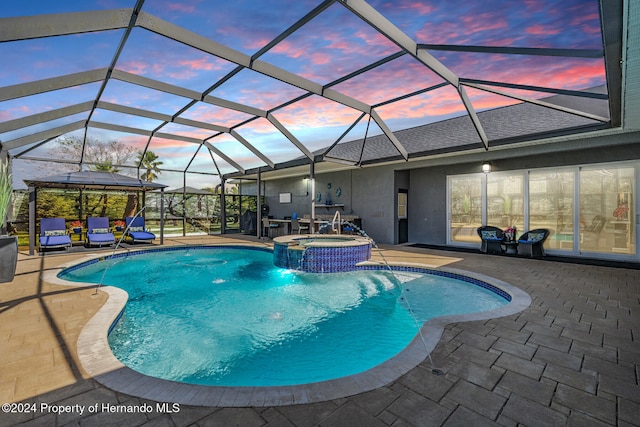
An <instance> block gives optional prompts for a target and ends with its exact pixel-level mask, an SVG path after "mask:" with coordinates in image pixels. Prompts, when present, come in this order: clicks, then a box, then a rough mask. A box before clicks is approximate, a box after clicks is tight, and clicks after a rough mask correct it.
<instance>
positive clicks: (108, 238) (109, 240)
mask: <svg viewBox="0 0 640 427" xmlns="http://www.w3.org/2000/svg"><path fill="white" fill-rule="evenodd" d="M115 242H116V237H115V236H114V235H113V233H112V232H111V229H110V228H109V218H107V217H104V216H102V217H91V216H90V217H88V218H87V246H96V245H97V246H99V247H102V246H103V245H107V246H109V245H113V244H114V243H115Z"/></svg>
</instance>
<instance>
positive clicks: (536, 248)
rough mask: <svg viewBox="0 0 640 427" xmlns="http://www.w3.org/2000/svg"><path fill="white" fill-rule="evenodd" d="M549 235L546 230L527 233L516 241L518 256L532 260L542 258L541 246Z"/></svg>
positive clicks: (542, 249)
mask: <svg viewBox="0 0 640 427" xmlns="http://www.w3.org/2000/svg"><path fill="white" fill-rule="evenodd" d="M549 234H550V232H549V230H547V229H546V228H537V229H535V230H530V231H527V232H526V233H524V234H523V235H522V236H520V238H519V239H518V254H519V255H524V256H528V257H532V258H533V257H540V256H544V246H543V245H544V241H545V240H547V237H549Z"/></svg>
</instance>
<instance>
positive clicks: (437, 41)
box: [0, 0, 606, 186]
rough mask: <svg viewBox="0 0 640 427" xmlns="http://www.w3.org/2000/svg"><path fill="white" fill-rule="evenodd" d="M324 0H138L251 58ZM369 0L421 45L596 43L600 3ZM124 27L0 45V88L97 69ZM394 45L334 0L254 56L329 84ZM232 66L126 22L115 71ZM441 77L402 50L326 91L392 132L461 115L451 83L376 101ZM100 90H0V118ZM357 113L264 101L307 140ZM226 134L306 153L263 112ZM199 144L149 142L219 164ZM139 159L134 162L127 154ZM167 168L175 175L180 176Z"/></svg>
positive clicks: (164, 155) (252, 162)
mask: <svg viewBox="0 0 640 427" xmlns="http://www.w3.org/2000/svg"><path fill="white" fill-rule="evenodd" d="M320 3H321V2H319V1H309V0H297V1H292V0H264V1H260V2H255V1H253V0H234V1H212V0H175V1H169V0H146V1H145V2H144V5H143V7H142V11H143V12H144V13H146V14H149V15H152V16H154V17H156V18H159V19H161V20H163V21H167V22H168V23H170V24H173V25H176V26H180V27H182V28H184V29H186V30H188V31H190V32H192V33H195V34H197V35H199V36H202V37H206V38H209V39H211V40H214V41H216V42H217V43H220V44H223V45H226V46H228V47H229V48H231V49H233V50H235V51H237V52H240V53H242V54H244V55H248V56H251V55H254V54H256V53H257V52H258V51H259V50H260V49H262V48H263V47H264V46H265V45H267V44H268V43H269V42H271V41H272V40H273V39H274V38H275V37H277V36H278V35H280V34H281V33H282V32H283V31H285V30H286V29H287V28H289V27H290V26H291V25H293V24H294V23H296V22H297V21H298V20H299V19H300V18H302V17H303V16H305V15H306V14H307V13H309V12H310V11H311V10H313V9H314V8H315V7H317V6H318V5H319V4H320ZM368 3H369V4H370V5H371V6H373V7H374V8H375V9H377V10H378V11H379V12H380V13H381V14H382V15H383V16H384V17H385V18H386V19H388V20H389V21H390V22H391V23H392V24H394V25H395V26H396V27H398V28H399V29H400V30H401V31H402V32H403V33H404V34H405V35H407V36H408V37H409V38H411V39H412V40H414V41H415V42H417V43H419V44H431V45H461V46H494V47H500V46H506V47H516V48H556V49H590V50H601V49H602V36H601V32H600V16H599V11H598V2H597V1H596V0H566V1H557V0H523V1H513V0H500V1H486V2H479V1H477V2H473V1H469V0H464V1H463V0H439V1H417V0H369V1H368ZM134 5H135V1H134V0H72V1H69V0H65V1H49V0H41V1H35V0H23V1H20V2H9V3H6V4H3V8H2V10H0V17H1V18H10V17H18V16H31V15H40V14H54V13H69V12H83V11H93V10H111V9H124V8H132V7H134ZM0 24H1V23H0ZM123 34H124V30H123V29H117V30H110V31H98V32H91V33H84V34H73V35H63V36H56V37H48V38H34V39H27V40H19V41H11V42H2V43H0V57H1V58H2V65H1V66H0V88H1V87H7V86H12V85H17V84H21V83H27V82H30V81H35V80H41V79H47V78H55V77H61V76H64V75H67V74H72V73H79V72H83V71H89V70H95V69H101V68H106V67H108V66H109V65H110V63H111V61H112V59H113V58H114V54H115V52H116V50H117V47H118V45H119V43H120V41H121V39H122V36H123ZM398 52H401V49H400V48H399V47H398V46H397V45H396V44H395V43H393V42H392V41H391V40H389V39H388V38H386V37H385V36H384V35H382V34H380V33H378V32H377V31H376V30H375V29H374V28H372V27H371V26H369V25H368V24H367V23H365V22H364V21H362V20H361V19H360V18H359V17H358V16H356V15H355V14H354V13H352V12H351V11H350V10H349V9H347V8H346V7H344V5H342V4H341V2H339V1H338V2H335V3H333V4H331V5H330V6H328V7H327V8H326V9H325V10H324V11H323V12H322V13H321V14H320V15H318V16H317V17H315V18H313V19H312V20H311V21H309V22H308V23H307V24H305V25H304V26H302V27H301V28H299V29H298V30H296V31H295V32H293V33H292V34H291V35H289V36H288V37H287V38H286V39H284V40H283V41H281V42H280V43H278V44H277V45H276V46H275V47H273V48H272V49H270V50H269V51H267V52H266V53H264V54H263V55H262V56H260V58H259V59H260V61H264V62H267V63H269V64H272V65H274V66H276V67H278V68H279V69H283V70H285V71H288V72H290V73H294V74H297V75H299V76H302V77H304V78H305V79H308V80H310V81H312V82H314V83H318V84H320V85H327V84H329V83H332V82H335V81H336V80H338V79H341V78H343V77H344V76H347V75H349V74H350V73H353V72H356V71H358V70H360V69H361V68H363V67H366V66H368V65H370V64H372V63H375V62H376V61H379V60H381V59H383V58H387V57H389V56H390V55H393V54H396V53H398ZM429 53H430V54H431V55H433V56H434V57H435V58H436V59H437V60H438V61H440V62H441V63H442V64H443V65H444V66H445V67H447V68H448V69H449V70H451V71H452V72H453V73H455V74H456V75H458V76H459V77H461V78H467V79H478V80H490V81H496V82H506V83H513V84H523V85H532V86H541V87H548V88H553V89H571V90H587V89H590V88H593V87H596V86H601V85H603V84H605V83H606V77H605V70H604V60H603V58H602V57H600V58H577V57H559V56H533V55H530V56H529V55H510V54H499V53H485V52H482V53H480V52H454V51H446V50H430V51H429ZM236 66H237V65H236V64H234V63H232V62H229V61H227V60H224V59H221V58H218V57H216V56H213V55H211V54H209V53H206V52H203V51H201V50H198V49H195V48H192V47H189V46H186V45H184V44H181V43H179V42H177V41H174V40H171V39H169V38H167V37H164V36H162V35H160V34H157V33H153V32H151V31H149V30H147V29H145V28H141V27H135V28H134V29H133V30H132V32H131V35H130V37H129V39H128V40H127V43H126V45H125V47H124V49H123V51H122V53H121V55H120V57H119V58H118V61H117V63H116V66H115V69H116V70H120V71H124V72H127V73H131V74H135V75H139V76H144V77H147V78H150V79H153V80H157V81H160V82H164V83H168V84H171V85H173V86H179V87H183V88H186V89H189V90H191V91H195V92H198V93H202V92H204V91H206V90H207V89H209V88H210V87H211V86H212V85H214V84H215V83H216V82H218V81H220V79H222V78H223V77H225V76H227V75H228V73H230V72H231V71H232V70H234V69H235V68H236ZM442 82H443V79H442V78H441V77H440V76H438V75H437V74H435V73H434V72H432V71H431V70H429V69H428V68H427V67H425V66H424V65H423V64H422V63H421V62H420V61H418V60H417V59H415V58H414V57H412V56H411V55H402V56H399V57H397V58H396V59H394V60H392V61H389V62H387V63H385V64H383V65H381V66H379V67H376V68H373V69H371V70H368V71H366V72H365V73H362V74H359V75H356V76H355V77H352V78H349V79H347V80H346V81H342V82H340V83H337V84H335V85H333V86H331V89H332V90H335V91H337V92H340V93H342V94H344V95H347V96H349V97H351V98H354V99H357V100H359V101H361V102H364V103H365V104H368V105H372V106H374V108H375V110H376V112H377V113H378V114H379V115H380V117H381V118H382V120H384V122H385V123H386V125H387V126H388V127H389V128H390V129H391V130H392V131H397V130H400V129H405V128H410V127H415V126H419V125H424V124H427V123H431V122H435V121H439V120H443V119H447V118H451V117H458V116H461V115H464V114H467V111H466V109H465V107H464V105H463V103H462V102H461V99H460V96H459V94H458V92H457V91H456V89H455V88H454V87H453V86H451V85H445V86H443V87H441V88H439V89H436V90H432V91H428V92H425V93H421V94H418V95H415V96H412V97H409V98H406V99H403V100H400V101H397V102H394V103H390V104H386V105H378V104H384V103H386V102H387V101H389V100H393V99H395V98H398V97H402V96H405V95H407V94H411V93H414V92H416V91H420V90H422V89H425V88H429V87H431V86H434V85H438V84H440V83H442ZM99 89H100V82H94V83H88V84H84V85H80V86H76V87H71V88H67V89H60V90H54V91H51V92H45V93H41V94H37V95H30V96H25V97H19V98H14V99H8V100H4V101H1V102H0V123H1V122H6V121H9V120H14V119H19V118H23V117H27V116H31V115H34V114H38V113H42V112H45V111H50V110H55V109H57V108H61V107H66V106H70V105H74V104H79V103H82V102H87V101H93V100H96V97H97V95H98V91H99ZM501 90H503V91H505V92H510V93H514V94H518V95H523V96H528V97H532V98H543V97H546V96H549V94H548V93H543V92H531V91H528V92H525V91H518V90H514V89H504V88H503V89H501ZM305 93H306V92H305V91H304V90H302V89H299V88H296V87H294V86H291V85H289V84H287V83H284V82H281V81H278V80H276V79H273V78H272V77H268V76H266V75H263V74H260V73H258V72H256V71H253V70H251V69H248V68H245V69H243V70H242V71H240V72H238V73H237V74H235V75H233V76H232V77H230V78H229V79H228V80H226V81H225V82H224V83H222V84H221V85H220V86H219V87H217V88H216V89H215V90H214V91H213V92H211V93H210V94H209V95H211V96H213V97H216V98H221V99H224V100H227V101H232V102H234V103H239V104H242V105H245V106H249V107H253V108H257V109H261V110H271V109H273V108H275V107H278V106H281V105H283V104H285V103H287V102H289V101H291V100H294V99H296V98H297V97H299V96H301V95H304V94H305ZM467 93H468V95H469V97H470V99H471V103H472V105H473V107H474V108H475V109H476V111H482V110H486V109H491V108H496V107H501V106H506V105H512V104H514V103H516V102H518V101H515V100H513V99H510V98H506V97H502V96H498V95H494V94H490V93H488V92H484V91H480V90H475V89H469V88H468V89H467ZM100 101H105V102H110V103H113V104H119V105H124V106H128V107H134V108H137V109H142V110H147V111H152V112H157V113H163V114H167V115H170V116H172V115H175V114H176V113H178V112H179V111H180V110H181V109H182V108H184V107H185V106H186V105H187V104H189V102H190V101H191V99H189V98H185V97H182V96H177V95H173V94H169V93H165V92H160V91H158V90H154V89H150V88H144V87H141V86H138V85H134V84H131V83H127V82H124V81H121V80H116V79H111V80H109V82H108V84H107V86H106V88H105V91H104V93H103V94H102V96H101V97H100ZM360 114H361V113H360V112H359V111H356V110H354V109H352V108H350V107H347V106H345V105H341V104H338V103H336V102H334V101H331V100H328V99H325V98H323V97H321V96H317V95H311V96H309V97H307V98H304V99H303V100H301V101H298V102H296V103H293V104H290V105H287V106H285V107H283V108H279V109H277V110H275V111H274V112H273V115H274V117H275V118H276V119H277V120H278V121H279V122H280V123H282V125H284V126H285V127H286V128H287V129H288V130H289V131H290V132H291V133H292V134H293V135H294V136H295V137H296V138H297V139H298V140H300V141H301V142H302V143H303V144H304V145H305V146H306V147H307V148H308V149H309V150H310V151H314V150H318V149H321V148H323V147H327V146H329V145H331V144H332V143H333V142H335V141H336V140H337V138H339V137H340V135H342V134H343V133H344V132H345V131H346V130H347V129H348V128H349V126H351V125H352V124H353V123H354V122H355V121H356V120H357V119H358V117H359V116H360ZM179 117H181V118H185V119H191V120H196V121H200V122H205V123H210V124H215V125H219V126H223V127H234V126H237V125H239V124H241V123H243V122H245V121H246V120H248V119H251V118H252V117H253V116H252V115H250V114H247V113H244V112H240V111H235V110H232V109H228V108H222V107H219V106H215V105H212V104H209V103H206V102H201V101H199V102H197V103H196V104H195V105H194V106H192V107H191V108H189V109H187V110H186V111H184V112H183V113H182V114H181V115H180V116H179ZM87 118H88V112H82V113H79V114H75V115H72V116H68V117H64V118H61V119H56V120H52V121H50V122H46V123H41V124H38V125H36V126H31V127H28V128H21V129H17V130H12V131H9V132H4V133H0V140H1V141H3V142H4V141H11V140H14V139H17V138H20V137H23V136H26V135H30V134H33V133H36V132H40V131H43V130H47V129H52V128H55V127H58V126H62V125H65V124H68V123H74V122H77V121H80V120H87ZM91 120H92V121H95V122H103V123H113V124H118V125H122V126H127V127H132V128H139V129H143V130H147V131H151V130H154V129H156V128H158V127H159V126H160V125H162V124H163V122H162V121H161V120H155V119H150V118H144V117H140V116H134V115H129V114H122V113H117V112H114V111H110V110H106V109H97V110H96V111H95V112H94V114H93V115H92V117H91ZM371 123H372V125H371V127H370V128H369V133H368V134H369V135H373V134H379V133H381V130H380V129H379V128H378V127H377V126H375V123H374V122H373V121H372V122H371ZM366 124H367V119H366V118H365V119H364V120H362V121H361V122H360V123H359V125H358V126H356V127H355V128H354V129H353V130H352V131H351V132H350V133H349V135H347V137H346V138H345V139H344V141H349V140H354V139H359V138H362V137H363V136H364V133H365V130H366ZM235 131H236V132H237V133H238V134H239V135H241V136H242V137H243V138H245V139H246V140H247V141H249V142H250V143H251V144H252V145H253V146H254V147H255V148H257V149H258V150H260V151H261V152H262V153H264V154H265V155H266V156H267V157H269V159H271V160H273V161H274V162H276V163H278V162H283V161H287V160H291V159H294V158H297V157H300V156H301V155H302V153H301V152H300V151H299V150H298V149H296V148H295V146H294V145H293V144H292V143H291V142H290V141H289V140H288V139H287V138H286V137H285V136H284V135H283V134H281V133H280V132H279V131H278V130H277V129H276V128H275V127H274V126H273V125H272V123H270V122H269V121H268V120H266V119H264V118H258V119H256V120H253V121H250V122H249V123H246V124H244V125H242V126H239V127H237V128H235ZM158 132H161V133H163V134H172V135H181V136H188V137H193V138H196V139H199V140H204V139H207V138H210V137H211V136H213V135H215V134H216V132H215V131H212V130H209V129H203V128H195V127H190V126H185V125H181V124H177V123H168V124H166V125H165V126H163V127H162V128H161V129H160V130H158ZM73 135H76V136H79V137H82V136H83V135H84V131H83V130H78V131H75V132H73ZM88 135H89V136H91V137H93V138H99V139H108V140H112V139H117V140H119V141H121V142H123V143H125V144H129V145H131V146H134V147H135V148H136V149H139V150H142V149H144V148H145V146H146V145H147V140H148V137H146V136H144V135H137V134H134V133H126V132H114V131H107V130H104V129H98V128H89V131H88ZM209 142H211V143H212V144H213V145H214V146H215V147H216V148H217V149H219V150H220V151H221V152H223V153H225V154H226V155H227V156H229V157H231V158H232V159H233V160H234V161H235V162H237V163H238V164H240V165H241V166H242V167H243V168H253V167H257V166H261V165H264V162H263V161H262V160H261V159H260V158H258V157H257V156H256V155H255V154H253V153H252V152H251V151H250V150H249V149H247V148H246V147H244V146H243V145H242V144H241V143H239V142H238V140H237V139H235V138H234V137H233V136H232V135H230V134H221V135H219V136H217V137H215V138H213V139H211V140H209ZM54 147H55V142H52V143H47V144H44V145H42V146H40V147H38V148H35V149H33V150H32V151H30V152H29V153H28V155H25V156H26V157H30V158H43V159H50V158H52V157H54V158H55V155H56V154H55V151H56V150H55V149H54ZM199 147H200V146H199V145H198V144H193V143H189V142H183V141H177V140H174V139H170V138H163V137H154V138H152V139H151V142H150V143H149V146H148V149H149V150H151V151H153V152H154V153H156V154H158V155H159V156H160V159H161V160H162V161H163V162H164V164H163V166H164V167H166V168H167V169H171V170H176V171H181V170H185V169H186V168H187V167H189V171H196V172H216V171H215V169H213V170H212V160H211V155H210V154H209V153H208V152H206V150H205V149H200V150H198V149H199ZM26 148H28V147H27V146H25V147H20V148H19V149H14V150H12V151H11V153H12V155H16V154H19V153H21V152H22V151H24V150H25V149H26ZM214 158H216V162H217V164H218V166H219V168H220V171H221V173H229V172H232V171H234V170H235V168H234V167H233V166H232V165H230V164H228V163H227V162H226V161H225V160H224V159H222V158H220V157H217V156H216V155H214ZM134 164H135V159H132V160H131V162H130V165H131V166H133V165H134ZM174 175H175V176H176V177H177V176H178V175H181V174H177V173H176V174H174ZM174 175H172V174H171V173H169V172H167V173H166V174H164V176H163V178H166V179H167V180H170V181H172V182H173V181H175V180H174V179H173V176H174ZM200 179H201V178H200V177H193V182H194V183H196V182H197V183H199V181H198V180H200ZM178 181H179V184H178V185H176V186H181V185H182V180H181V179H179V180H178ZM207 185H209V184H207ZM194 186H198V185H194Z"/></svg>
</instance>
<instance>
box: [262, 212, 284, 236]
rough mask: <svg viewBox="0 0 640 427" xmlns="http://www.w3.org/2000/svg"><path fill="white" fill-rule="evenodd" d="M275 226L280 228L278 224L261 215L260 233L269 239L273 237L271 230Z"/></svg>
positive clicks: (273, 229) (272, 230)
mask: <svg viewBox="0 0 640 427" xmlns="http://www.w3.org/2000/svg"><path fill="white" fill-rule="evenodd" d="M276 228H280V224H277V223H273V222H269V218H268V217H266V216H265V217H262V235H263V236H267V237H269V238H270V239H272V238H273V232H274V231H275V229H276Z"/></svg>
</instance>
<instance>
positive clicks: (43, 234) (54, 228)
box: [40, 218, 71, 249]
mask: <svg viewBox="0 0 640 427" xmlns="http://www.w3.org/2000/svg"><path fill="white" fill-rule="evenodd" d="M70 247H71V237H70V236H69V233H68V232H67V227H66V225H65V222H64V218H42V219H41V220H40V249H52V248H65V249H67V248H70Z"/></svg>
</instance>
